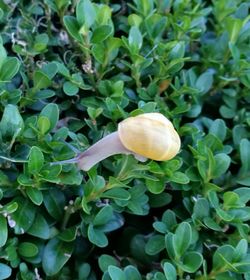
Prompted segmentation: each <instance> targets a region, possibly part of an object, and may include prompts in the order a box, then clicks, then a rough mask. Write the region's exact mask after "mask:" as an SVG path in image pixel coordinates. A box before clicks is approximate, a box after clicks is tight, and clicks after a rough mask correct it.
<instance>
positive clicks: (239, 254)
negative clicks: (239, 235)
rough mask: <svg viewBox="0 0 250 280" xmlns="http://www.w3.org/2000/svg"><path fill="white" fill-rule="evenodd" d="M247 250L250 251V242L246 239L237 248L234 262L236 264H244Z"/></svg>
mask: <svg viewBox="0 0 250 280" xmlns="http://www.w3.org/2000/svg"><path fill="white" fill-rule="evenodd" d="M247 249H248V242H247V240H246V239H241V240H240V241H239V243H238V244H237V246H236V247H235V251H234V256H233V261H234V262H240V261H242V262H244V261H243V259H244V258H245V257H246V255H247Z"/></svg>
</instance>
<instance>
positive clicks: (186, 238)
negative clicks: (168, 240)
mask: <svg viewBox="0 0 250 280" xmlns="http://www.w3.org/2000/svg"><path fill="white" fill-rule="evenodd" d="M191 240H192V228H191V226H190V224H189V223H186V222H182V223H181V224H180V225H178V227H177V229H176V231H175V234H174V237H173V246H174V250H175V253H176V255H177V256H182V255H183V254H184V253H185V252H186V250H187V249H188V247H189V246H190V244H191Z"/></svg>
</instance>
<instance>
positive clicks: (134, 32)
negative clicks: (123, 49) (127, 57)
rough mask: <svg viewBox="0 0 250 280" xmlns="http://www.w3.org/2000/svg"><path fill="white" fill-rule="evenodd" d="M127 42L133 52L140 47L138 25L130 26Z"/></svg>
mask: <svg viewBox="0 0 250 280" xmlns="http://www.w3.org/2000/svg"><path fill="white" fill-rule="evenodd" d="M128 43H129V46H130V48H131V51H132V52H133V53H136V52H138V51H139V50H140V48H141V47H142V35H141V32H140V30H139V28H138V27H136V26H132V27H131V29H130V31H129V37H128Z"/></svg>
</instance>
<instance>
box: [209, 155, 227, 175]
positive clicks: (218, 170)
mask: <svg viewBox="0 0 250 280" xmlns="http://www.w3.org/2000/svg"><path fill="white" fill-rule="evenodd" d="M214 159H215V168H214V170H213V171H212V174H211V175H212V177H213V178H217V177H220V176H221V175H223V174H224V173H226V171H227V170H228V168H229V166H230V163H231V158H230V157H229V156H228V155H226V154H217V155H215V156H214Z"/></svg>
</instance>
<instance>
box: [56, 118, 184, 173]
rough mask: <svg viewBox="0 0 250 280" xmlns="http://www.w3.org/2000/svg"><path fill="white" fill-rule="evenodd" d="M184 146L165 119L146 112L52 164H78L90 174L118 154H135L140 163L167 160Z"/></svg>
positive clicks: (126, 120) (129, 119)
mask: <svg viewBox="0 0 250 280" xmlns="http://www.w3.org/2000/svg"><path fill="white" fill-rule="evenodd" d="M180 146H181V141H180V137H179V135H178V133H177V132H176V130H175V129H174V127H173V125H172V123H171V122H170V121H169V120H168V119H167V118H166V117H165V116H163V115H162V114H160V113H146V114H141V115H138V116H135V117H129V118H127V119H125V120H123V121H122V122H120V123H119V124H118V130H117V131H116V132H113V133H111V134H109V135H107V136H105V137H104V138H102V139H101V140H99V141H98V142H97V143H95V144H94V145H92V146H91V147H90V148H88V149H87V150H86V151H84V152H83V153H80V154H78V156H77V157H75V158H73V159H70V160H66V161H59V162H54V163H52V164H63V163H77V164H78V167H79V168H80V169H82V170H84V171H88V170H89V169H90V168H92V167H93V166H94V165H95V164H97V163H98V162H100V161H102V160H103V159H105V158H107V157H110V156H112V155H115V154H132V155H134V156H135V158H136V159H138V160H139V161H145V160H147V159H152V160H157V161H165V160H169V159H171V158H173V157H174V156H175V155H176V154H177V153H178V152H179V150H180Z"/></svg>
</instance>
